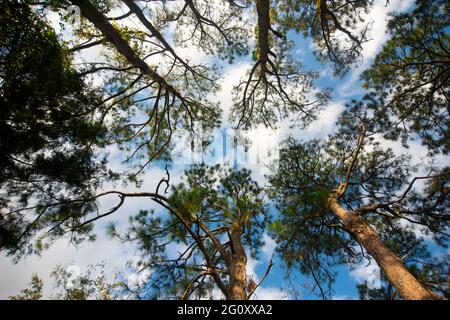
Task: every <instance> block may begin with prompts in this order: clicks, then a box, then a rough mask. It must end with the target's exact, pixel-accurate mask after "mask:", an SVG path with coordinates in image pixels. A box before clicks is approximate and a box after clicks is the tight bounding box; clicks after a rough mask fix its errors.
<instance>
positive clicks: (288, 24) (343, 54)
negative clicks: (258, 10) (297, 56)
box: [277, 0, 373, 75]
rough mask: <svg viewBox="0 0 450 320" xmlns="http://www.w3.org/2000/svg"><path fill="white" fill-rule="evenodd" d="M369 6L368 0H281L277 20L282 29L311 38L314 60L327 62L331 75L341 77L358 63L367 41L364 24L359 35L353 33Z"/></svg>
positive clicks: (362, 21)
mask: <svg viewBox="0 0 450 320" xmlns="http://www.w3.org/2000/svg"><path fill="white" fill-rule="evenodd" d="M372 4H373V1H372V0H358V1H345V0H339V1H326V0H282V1H279V3H278V8H277V9H278V10H277V12H278V15H277V20H278V22H279V24H280V26H281V27H282V28H283V29H285V30H291V29H293V30H295V31H297V32H299V33H302V34H303V35H304V36H305V37H312V39H313V41H314V44H315V46H316V50H315V54H316V55H317V57H318V58H319V59H320V60H322V61H324V62H331V63H332V64H333V67H334V70H335V73H336V74H337V75H343V74H345V73H346V72H347V71H348V70H349V67H350V66H351V65H352V64H355V63H358V62H359V61H361V51H362V46H361V44H362V43H364V42H366V41H367V40H368V39H367V35H366V33H367V29H368V23H366V26H365V27H364V28H363V29H362V30H361V31H359V33H356V32H355V30H356V29H357V28H356V26H357V25H358V24H361V23H365V21H364V14H365V13H367V12H368V10H369V8H370V7H371V5H372Z"/></svg>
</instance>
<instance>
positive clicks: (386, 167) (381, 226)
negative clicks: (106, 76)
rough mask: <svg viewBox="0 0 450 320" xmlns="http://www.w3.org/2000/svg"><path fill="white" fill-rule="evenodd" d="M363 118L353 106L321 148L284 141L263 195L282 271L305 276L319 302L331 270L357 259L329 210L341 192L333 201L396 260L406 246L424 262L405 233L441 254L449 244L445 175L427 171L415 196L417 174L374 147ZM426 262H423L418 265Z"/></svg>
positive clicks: (364, 111) (400, 158)
mask: <svg viewBox="0 0 450 320" xmlns="http://www.w3.org/2000/svg"><path fill="white" fill-rule="evenodd" d="M367 115H368V112H367V109H365V108H364V107H363V106H362V105H361V104H359V103H355V104H353V106H348V108H347V110H346V112H344V113H343V114H342V115H341V117H340V119H339V121H338V129H337V131H336V132H335V133H334V134H333V135H332V136H330V137H329V138H328V139H327V140H326V141H323V142H320V141H317V140H313V141H310V142H302V141H296V140H294V139H292V138H289V139H287V140H286V141H285V143H284V145H283V148H282V150H281V152H280V161H279V163H278V164H277V167H276V168H274V170H273V174H272V175H271V176H270V177H269V181H270V183H271V185H272V189H271V192H270V195H271V198H272V199H273V200H274V202H275V203H276V206H277V208H278V209H279V211H280V216H279V217H278V219H277V220H278V221H276V222H275V223H274V224H272V226H271V228H270V229H271V231H272V233H273V235H274V236H275V238H276V240H277V242H278V244H279V249H278V250H279V252H280V254H281V257H282V258H283V260H284V261H285V263H286V265H287V267H288V270H289V269H290V268H298V269H299V270H300V271H301V272H302V273H305V274H308V275H311V276H312V277H313V278H314V281H315V283H316V286H317V288H318V289H319V291H320V295H321V296H322V297H323V298H326V297H329V296H330V295H331V293H332V290H331V289H332V287H331V285H332V283H333V280H334V274H333V272H332V270H333V269H332V267H333V266H335V265H337V264H341V263H350V264H351V265H353V264H355V263H357V262H358V261H360V260H361V259H362V258H363V257H364V251H359V250H358V243H357V242H356V241H355V240H354V239H353V237H352V236H351V234H348V233H347V231H345V229H344V228H343V226H342V223H341V221H340V220H339V219H338V218H337V216H336V215H334V214H333V213H332V211H331V210H330V209H329V207H328V203H327V201H328V199H329V195H330V193H332V192H334V191H335V190H337V189H338V188H342V185H343V184H346V185H347V189H346V191H345V193H344V194H343V195H342V196H341V197H340V199H339V203H340V204H341V206H342V207H343V208H344V209H345V210H348V211H353V212H355V213H356V214H361V215H363V218H364V220H365V221H366V222H367V223H369V224H370V225H371V226H372V227H373V228H374V229H375V230H376V232H377V233H378V234H379V235H380V237H381V238H382V239H383V241H384V243H385V244H386V245H387V246H388V247H389V248H390V249H392V250H393V251H394V252H396V253H398V254H401V253H402V252H403V251H402V250H400V248H398V246H410V247H409V248H410V249H413V250H420V251H421V252H422V253H421V255H422V256H423V255H425V254H428V253H427V251H426V250H425V248H422V247H423V244H422V241H421V240H419V238H416V235H415V234H414V233H413V232H411V230H410V228H412V227H414V228H415V231H416V232H423V233H424V234H430V235H432V236H433V239H434V240H435V241H436V244H438V245H440V246H442V247H444V248H445V247H446V246H447V243H448V234H446V231H447V229H448V219H447V218H448V199H447V196H446V195H447V193H448V177H449V173H448V169H446V168H444V169H441V170H439V169H437V168H432V169H431V170H430V169H429V168H427V169H428V170H430V173H429V177H423V178H422V179H425V188H423V189H419V188H417V189H416V188H415V186H414V187H413V185H412V184H411V183H412V182H414V180H413V177H414V173H415V171H416V170H415V169H419V168H417V167H416V168H412V167H411V164H410V161H409V157H408V156H406V155H397V154H395V153H394V152H393V150H391V149H388V148H383V146H382V145H381V144H380V143H379V142H377V141H376V140H374V139H373V132H371V131H370V130H371V129H373V128H374V127H375V126H374V125H373V124H371V121H372V120H373V119H371V118H368V117H367ZM362 128H365V129H362ZM361 141H362V143H361ZM358 145H361V147H360V148H358ZM357 150H359V151H357ZM410 184H411V186H410V187H408V186H409V185H410ZM405 189H406V192H405V191H404V190H405ZM402 192H405V194H404V195H402ZM377 205H378V209H374V208H377V207H376V206H377ZM372 206H375V207H374V208H372ZM370 208H372V209H370ZM405 225H406V226H405ZM421 246H422V247H421ZM402 248H403V247H402ZM403 254H404V253H403ZM427 259H428V258H426V257H425V256H424V258H423V261H427ZM428 260H431V258H430V259H428ZM408 266H409V265H408ZM411 268H414V264H411ZM424 277H425V274H424ZM441 280H442V279H441ZM433 290H435V289H434V288H433ZM437 291H439V290H437Z"/></svg>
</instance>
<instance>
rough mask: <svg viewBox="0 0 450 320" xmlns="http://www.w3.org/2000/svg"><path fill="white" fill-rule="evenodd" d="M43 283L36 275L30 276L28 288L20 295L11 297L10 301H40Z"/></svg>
mask: <svg viewBox="0 0 450 320" xmlns="http://www.w3.org/2000/svg"><path fill="white" fill-rule="evenodd" d="M43 287H44V282H43V281H42V279H41V278H39V277H38V275H37V274H33V275H32V276H31V282H30V288H26V289H23V290H21V291H20V294H18V295H16V296H11V297H9V299H11V300H40V299H41V298H42V288H43Z"/></svg>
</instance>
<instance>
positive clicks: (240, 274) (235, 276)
mask: <svg viewBox="0 0 450 320" xmlns="http://www.w3.org/2000/svg"><path fill="white" fill-rule="evenodd" d="M241 237H242V227H241V226H240V225H239V224H237V223H234V224H233V226H232V228H231V231H230V238H231V239H230V240H231V244H232V255H231V263H230V267H229V279H230V282H229V292H230V295H229V299H230V300H246V299H247V293H246V291H245V288H246V284H247V255H246V254H245V250H244V246H243V245H242V238H241Z"/></svg>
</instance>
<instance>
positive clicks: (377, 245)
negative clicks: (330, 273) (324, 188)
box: [328, 195, 440, 300]
mask: <svg viewBox="0 0 450 320" xmlns="http://www.w3.org/2000/svg"><path fill="white" fill-rule="evenodd" d="M328 206H329V208H330V209H331V210H332V211H333V213H334V214H335V215H336V216H337V217H339V219H340V220H341V221H342V223H343V224H344V228H345V230H347V231H348V232H349V233H350V234H351V235H353V236H354V237H355V238H356V240H358V242H359V243H360V244H361V245H362V246H363V247H364V249H366V250H367V252H368V253H369V254H370V255H371V256H372V257H373V258H374V259H375V261H376V262H377V263H378V266H379V267H380V268H381V269H382V270H383V272H384V273H385V274H386V276H387V278H388V280H389V281H390V282H391V283H392V285H393V286H394V287H395V288H396V289H397V291H398V293H399V294H400V295H401V296H402V297H403V299H405V300H431V299H439V298H440V297H439V296H438V295H436V294H434V293H432V292H430V291H428V290H427V289H426V288H425V287H424V286H423V285H422V284H421V283H420V282H419V281H418V280H417V279H416V278H415V277H414V276H413V275H412V274H411V272H409V270H408V269H407V268H406V267H405V266H404V265H403V263H402V262H401V260H400V259H399V258H398V257H397V256H396V255H395V254H394V253H393V252H392V251H391V250H390V249H389V248H388V247H386V245H385V244H384V243H383V242H382V241H381V239H380V237H378V235H377V234H376V233H375V231H374V230H373V229H372V228H371V227H370V225H369V224H368V223H366V222H365V221H364V220H363V219H362V218H361V217H359V216H358V215H357V214H355V213H353V212H349V211H347V210H345V209H344V208H342V207H341V206H340V204H339V202H338V200H337V196H336V195H332V196H330V198H329V199H328Z"/></svg>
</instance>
